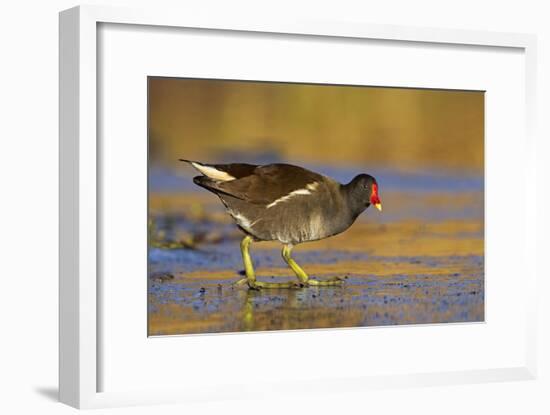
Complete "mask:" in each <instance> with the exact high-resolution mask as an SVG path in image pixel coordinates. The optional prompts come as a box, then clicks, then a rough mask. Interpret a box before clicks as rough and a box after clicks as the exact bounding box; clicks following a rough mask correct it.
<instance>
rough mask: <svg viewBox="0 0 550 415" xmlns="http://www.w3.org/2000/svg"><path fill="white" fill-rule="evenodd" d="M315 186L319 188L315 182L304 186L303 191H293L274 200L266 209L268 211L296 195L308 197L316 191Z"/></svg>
mask: <svg viewBox="0 0 550 415" xmlns="http://www.w3.org/2000/svg"><path fill="white" fill-rule="evenodd" d="M317 186H319V183H317V182H313V183H309V184H308V185H307V186H306V188H305V189H298V190H294V191H292V192H290V193H289V194H287V195H286V196H282V197H280V198H278V199H277V200H274V201H273V202H271V203H270V204H269V205H267V206H266V207H267V208H268V209H269V208H272V207H273V206H275V205H277V204H278V203H281V202H286V201H287V200H289V199H291V198H292V197H294V196H297V195H310V194H311V192H312V191H315V189H317Z"/></svg>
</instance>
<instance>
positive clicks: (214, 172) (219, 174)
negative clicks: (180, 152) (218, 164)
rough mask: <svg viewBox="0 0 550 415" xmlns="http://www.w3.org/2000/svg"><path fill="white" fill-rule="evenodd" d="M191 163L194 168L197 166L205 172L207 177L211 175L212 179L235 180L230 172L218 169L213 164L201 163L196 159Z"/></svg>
mask: <svg viewBox="0 0 550 415" xmlns="http://www.w3.org/2000/svg"><path fill="white" fill-rule="evenodd" d="M191 165H192V166H193V167H194V168H196V169H197V170H198V171H200V172H201V173H202V174H204V175H205V176H207V177H210V178H211V179H214V180H220V181H222V182H228V181H229V180H235V177H233V176H231V175H230V174H229V173H227V172H225V171H222V170H218V169H216V168H214V167H212V166H205V165H203V164H199V163H196V162H194V161H192V162H191Z"/></svg>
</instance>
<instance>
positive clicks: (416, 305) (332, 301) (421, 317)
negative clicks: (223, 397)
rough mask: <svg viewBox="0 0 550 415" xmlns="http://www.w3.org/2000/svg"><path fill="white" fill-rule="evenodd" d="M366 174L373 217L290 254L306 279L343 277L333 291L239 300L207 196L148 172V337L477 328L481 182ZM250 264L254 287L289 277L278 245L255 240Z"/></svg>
mask: <svg viewBox="0 0 550 415" xmlns="http://www.w3.org/2000/svg"><path fill="white" fill-rule="evenodd" d="M316 170H317V171H322V172H323V173H325V174H329V175H331V176H332V177H335V178H337V179H339V180H341V181H343V182H344V181H349V179H351V177H352V176H353V174H351V172H350V171H347V170H343V169H334V168H333V169H328V168H325V169H322V168H316ZM376 176H377V177H378V181H379V183H380V186H381V191H380V193H381V197H382V203H383V207H384V211H383V212H382V213H380V212H378V211H376V210H374V209H371V208H369V209H368V210H367V211H366V212H365V213H363V215H361V216H360V218H359V219H358V221H357V222H356V223H355V224H354V225H353V226H352V227H351V228H350V229H349V230H348V231H346V232H344V233H343V234H341V235H338V236H335V237H333V238H329V239H326V240H323V241H318V242H312V243H306V244H302V245H299V246H298V247H296V248H295V250H294V253H293V255H294V258H295V259H296V261H297V262H298V263H299V264H301V265H302V266H303V268H304V269H305V270H306V272H308V273H309V275H310V276H311V277H313V278H318V279H324V278H330V277H332V276H341V277H344V278H345V283H344V284H343V285H342V286H341V287H323V288H304V289H276V290H262V291H250V290H247V289H245V288H236V287H233V283H234V282H235V281H237V280H238V279H240V278H242V275H241V274H242V268H243V266H242V262H241V256H240V250H239V241H240V238H241V237H242V234H241V233H240V231H238V230H237V229H236V227H235V226H234V225H233V224H232V222H231V220H230V219H229V217H228V216H227V215H226V214H225V213H224V211H223V208H222V206H221V204H220V203H219V202H218V200H217V198H216V197H215V196H213V195H210V194H208V193H207V192H205V191H200V190H199V191H197V190H196V189H194V188H193V185H192V183H191V181H190V178H189V177H186V176H182V177H178V176H176V175H173V174H167V173H166V172H155V171H153V172H152V174H151V176H150V190H151V193H150V199H149V203H150V218H151V222H150V249H149V282H148V283H149V292H148V294H149V335H165V334H188V333H218V332H238V331H250V330H279V329H308V328H328V327H357V326H382V325H396V324H424V323H446V322H474V321H483V320H484V294H485V293H484V276H483V270H484V256H483V235H484V232H483V229H484V225H483V181H482V180H481V179H479V178H476V177H456V176H452V175H441V174H433V173H423V174H405V173H400V174H397V173H392V172H377V173H376ZM175 189H180V191H175ZM251 255H252V258H253V260H254V263H255V267H256V272H257V275H258V279H260V280H265V281H287V280H293V279H295V277H294V276H293V273H292V271H291V270H289V269H288V268H287V267H286V264H285V263H284V262H283V260H282V258H281V256H280V246H279V245H278V244H276V243H271V242H269V243H255V244H253V245H252V248H251Z"/></svg>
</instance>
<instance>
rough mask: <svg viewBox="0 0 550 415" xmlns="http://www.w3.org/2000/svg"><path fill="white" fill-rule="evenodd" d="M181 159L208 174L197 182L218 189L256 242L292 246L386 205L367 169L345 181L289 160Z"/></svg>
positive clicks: (343, 226)
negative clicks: (257, 162) (262, 162)
mask: <svg viewBox="0 0 550 415" xmlns="http://www.w3.org/2000/svg"><path fill="white" fill-rule="evenodd" d="M181 161H186V162H188V163H190V164H191V165H192V166H193V167H195V168H196V169H197V170H198V171H199V172H201V173H202V174H203V175H202V176H197V177H195V178H194V179H193V181H194V182H195V183H196V184H197V185H199V186H201V187H203V188H205V189H207V190H209V191H211V192H213V193H215V194H216V195H217V196H218V197H219V198H220V200H221V201H222V203H223V204H224V205H225V207H226V208H227V211H228V212H229V214H230V215H231V216H232V217H233V219H234V220H235V222H236V223H237V225H238V226H239V228H240V229H242V231H243V232H244V233H245V234H247V235H249V236H250V237H251V238H253V239H254V240H257V241H274V240H276V241H280V242H281V243H283V244H285V245H287V246H289V247H292V246H293V245H296V244H299V243H302V242H308V241H315V240H319V239H323V238H327V237H329V236H332V235H336V234H338V233H341V232H343V231H345V230H346V229H348V228H349V227H350V226H351V225H352V224H353V222H354V221H355V219H356V218H357V216H359V214H361V213H362V212H363V211H364V210H365V209H366V208H368V207H369V206H370V205H371V204H375V205H376V206H377V207H378V208H379V209H381V204H380V199H379V196H378V184H377V182H376V179H375V178H374V177H372V176H370V175H368V174H360V175H358V176H356V177H355V178H354V179H353V180H352V181H351V182H350V183H348V184H346V185H342V184H340V183H338V182H337V181H335V180H333V179H331V178H329V177H326V176H323V175H321V174H318V173H315V172H312V171H309V170H307V169H304V168H302V167H298V166H293V165H290V164H269V165H264V166H257V165H252V164H204V163H199V162H195V161H189V160H181ZM288 249H289V258H290V248H288ZM243 256H244V252H243ZM285 260H287V258H285ZM287 262H288V261H287ZM289 265H290V264H289ZM291 267H292V266H291ZM293 269H294V268H293ZM295 271H296V270H295ZM304 274H305V273H304ZM306 278H307V276H306ZM306 281H307V280H306ZM249 285H250V284H249Z"/></svg>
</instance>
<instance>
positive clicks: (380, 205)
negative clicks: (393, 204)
mask: <svg viewBox="0 0 550 415" xmlns="http://www.w3.org/2000/svg"><path fill="white" fill-rule="evenodd" d="M374 207H375V208H376V209H378V210H379V211H380V212H382V203H376V204H375V205H374Z"/></svg>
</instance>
